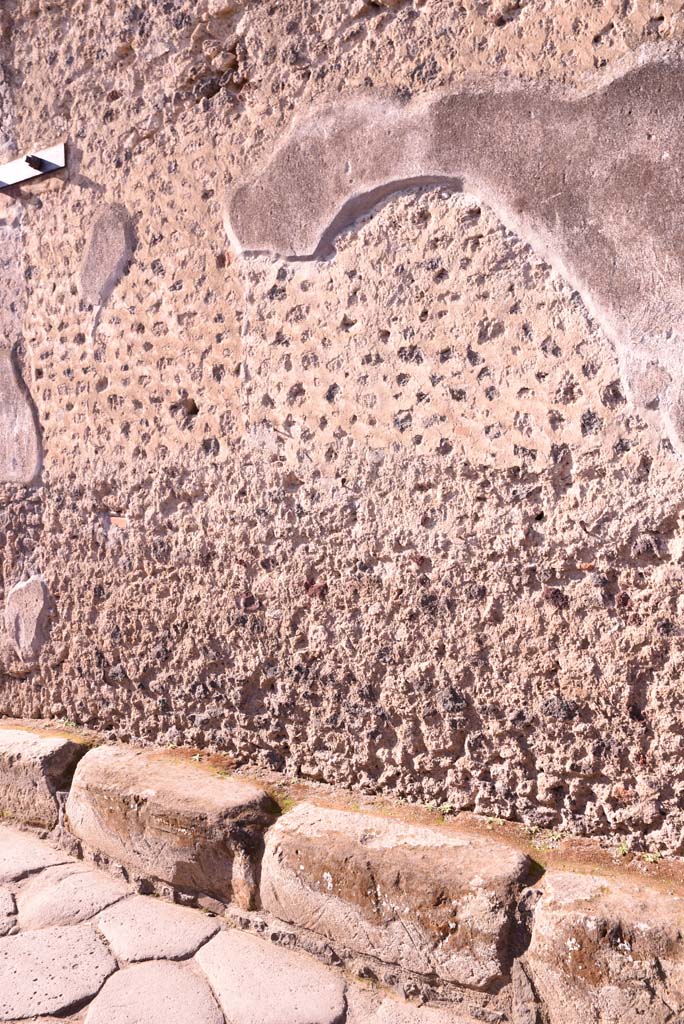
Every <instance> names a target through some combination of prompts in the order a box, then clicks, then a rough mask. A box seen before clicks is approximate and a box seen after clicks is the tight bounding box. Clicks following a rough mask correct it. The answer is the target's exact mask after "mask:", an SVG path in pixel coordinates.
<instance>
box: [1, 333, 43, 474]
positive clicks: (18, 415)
mask: <svg viewBox="0 0 684 1024" xmlns="http://www.w3.org/2000/svg"><path fill="white" fill-rule="evenodd" d="M40 463H41V456H40V441H39V438H38V430H37V427H36V420H35V416H34V411H33V407H32V405H31V400H30V398H29V396H28V394H27V392H26V390H25V388H24V385H23V383H22V381H21V378H20V376H19V373H18V370H17V368H16V364H15V360H14V357H13V355H12V353H11V352H10V351H8V350H6V349H4V350H0V482H2V483H8V484H30V483H33V481H34V480H35V478H36V477H37V475H38V473H39V471H40Z"/></svg>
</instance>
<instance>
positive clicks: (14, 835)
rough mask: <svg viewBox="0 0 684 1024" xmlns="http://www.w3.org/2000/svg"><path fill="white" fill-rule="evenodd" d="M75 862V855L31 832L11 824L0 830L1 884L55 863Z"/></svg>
mask: <svg viewBox="0 0 684 1024" xmlns="http://www.w3.org/2000/svg"><path fill="white" fill-rule="evenodd" d="M75 863H76V861H75V860H74V858H73V857H69V856H68V855H67V854H66V853H62V851H61V850H56V849H55V848H54V847H52V846H50V845H49V843H45V842H42V841H41V840H40V839H38V838H37V837H36V836H34V835H31V833H29V832H21V831H20V830H19V829H17V828H12V827H11V826H9V825H4V826H3V828H2V830H0V885H6V884H7V883H8V882H16V881H19V879H21V878H26V877H27V876H28V875H30V874H33V873H34V872H35V871H42V869H43V868H47V867H50V866H51V865H54V864H75Z"/></svg>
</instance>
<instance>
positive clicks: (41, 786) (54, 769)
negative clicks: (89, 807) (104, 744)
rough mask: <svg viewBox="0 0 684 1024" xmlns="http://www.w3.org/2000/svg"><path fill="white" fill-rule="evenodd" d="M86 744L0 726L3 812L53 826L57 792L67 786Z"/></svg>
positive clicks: (26, 821)
mask: <svg viewBox="0 0 684 1024" xmlns="http://www.w3.org/2000/svg"><path fill="white" fill-rule="evenodd" d="M87 749H88V747H87V744H85V743H78V742H76V741H74V740H67V739H64V738H63V737H61V736H40V735H38V734H36V733H31V732H28V730H26V729H5V728H0V816H2V815H6V816H9V817H10V818H16V819H17V820H18V821H22V822H24V824H26V825H38V826H40V827H41V828H54V826H55V825H56V824H57V822H58V820H59V804H58V801H57V795H56V794H57V793H59V792H61V791H64V790H65V789H67V788H68V786H69V782H70V780H71V776H72V775H73V773H74V769H75V767H76V764H77V762H78V760H79V759H80V758H81V757H82V756H83V754H84V753H85V752H86V750H87Z"/></svg>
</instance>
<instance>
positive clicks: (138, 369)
mask: <svg viewBox="0 0 684 1024" xmlns="http://www.w3.org/2000/svg"><path fill="white" fill-rule="evenodd" d="M570 6H571V7H572V10H570V9H569V8H568V10H562V11H559V10H558V9H557V8H556V7H555V6H554V8H553V9H551V8H550V7H548V6H547V5H545V4H543V3H541V2H539V3H537V2H530V3H527V4H520V5H517V6H516V5H508V6H506V5H502V4H498V5H492V4H489V5H487V4H483V5H481V7H479V8H478V9H477V10H475V9H471V8H470V7H465V6H464V7H463V9H462V10H460V11H456V12H454V9H453V8H452V5H442V4H440V3H438V2H436V0H435V2H431V3H425V4H421V3H415V4H414V3H404V4H398V5H391V7H389V6H388V7H385V6H383V5H363V4H358V5H356V6H352V7H350V8H349V9H347V6H346V5H345V8H344V12H343V13H342V15H340V11H339V8H338V7H337V5H335V4H333V3H330V2H329V3H324V4H322V5H318V6H316V5H313V4H301V3H295V2H292V3H283V4H279V5H278V6H277V7H275V6H274V7H273V8H267V7H265V6H264V5H258V4H246V5H245V6H244V7H243V8H238V7H237V5H231V4H225V5H223V4H219V3H216V2H213V0H211V2H210V0H206V2H202V3H199V4H183V3H177V2H175V0H170V2H169V3H167V4H165V5H163V6H162V5H159V6H156V5H149V6H148V7H146V8H145V10H142V9H141V8H139V7H136V6H133V5H129V4H121V5H117V11H116V14H114V15H112V14H110V13H108V12H107V11H105V9H104V8H101V6H100V5H90V4H87V3H84V2H83V3H81V2H77V3H70V4H68V5H67V4H62V3H56V2H50V3H43V2H40V3H39V2H36V3H35V4H29V3H23V2H17V0H15V2H14V3H10V4H9V5H8V8H7V16H8V17H9V18H10V19H11V21H12V27H13V31H12V33H11V36H5V46H6V54H5V56H4V57H3V73H4V75H5V78H6V80H7V82H8V83H9V87H10V89H11V93H12V97H13V103H14V127H13V129H12V130H13V132H14V134H15V137H16V138H15V139H14V141H15V142H16V147H17V151H18V152H23V151H25V150H27V149H28V148H31V147H34V146H38V145H41V144H49V143H51V142H53V141H57V140H58V139H60V138H66V139H67V140H68V142H69V144H70V155H69V171H68V173H67V174H66V175H61V176H60V175H58V176H56V177H54V178H52V179H49V180H45V181H43V182H36V183H33V184H31V185H29V186H26V187H25V188H22V189H21V190H19V191H14V192H12V193H11V194H9V193H5V194H1V195H0V221H2V222H3V223H0V228H1V229H2V230H3V231H12V232H13V235H12V237H13V238H17V239H19V238H20V237H22V238H23V241H22V246H23V249H22V248H21V247H19V246H18V247H17V249H15V250H10V251H12V252H14V256H13V258H12V259H11V260H10V261H9V264H8V267H9V270H8V272H7V273H5V271H4V270H3V277H2V280H0V308H1V309H3V310H7V309H9V308H11V304H12V303H13V302H14V309H15V310H18V311H19V312H18V314H17V315H18V320H17V319H16V317H15V319H14V320H13V321H12V324H13V326H12V328H11V330H9V329H5V328H4V326H3V330H9V334H10V335H11V333H12V331H15V332H16V335H17V336H16V337H10V338H9V339H7V338H6V339H5V341H7V340H9V341H11V343H12V344H15V343H19V344H20V351H19V356H20V362H21V370H22V374H23V376H24V379H25V382H26V384H27V385H28V388H29V390H30V394H31V398H32V400H33V402H34V403H35V406H36V412H37V418H38V421H39V424H40V428H41V432H42V445H43V466H42V476H41V478H40V483H39V485H37V486H35V487H32V488H27V489H23V488H18V487H17V486H16V484H4V485H3V490H2V497H3V502H2V507H1V509H0V517H1V518H0V531H2V537H3V549H2V596H3V603H4V600H5V598H6V595H7V594H8V592H9V590H10V589H11V588H12V587H13V586H14V585H15V584H16V583H18V582H19V581H20V580H22V579H28V578H29V577H30V576H32V575H35V574H40V575H41V576H42V578H43V579H44V580H45V584H46V588H47V591H48V592H49V594H50V598H51V602H52V607H53V612H52V616H53V617H52V621H51V624H50V630H49V635H48V638H47V640H46V642H45V644H44V645H43V646H42V648H41V650H40V652H39V654H38V657H37V663H36V664H35V665H33V664H27V663H25V662H23V661H22V660H21V659H19V658H18V657H17V654H16V649H15V646H14V645H13V644H12V643H11V642H10V641H9V639H7V642H5V643H4V644H3V645H2V649H1V654H2V659H3V672H2V676H1V677H0V709H1V710H3V711H5V712H6V713H12V714H18V715H19V714H21V715H24V714H26V715H36V716H38V715H43V716H54V717H67V718H69V719H74V720H76V721H78V722H81V723H84V724H87V725H91V726H98V727H101V728H103V729H104V730H107V731H109V732H111V733H113V734H115V735H117V736H119V737H121V738H124V739H127V738H133V737H135V738H140V739H142V740H146V741H157V742H161V743H187V744H196V745H208V746H215V747H219V748H221V749H223V750H226V751H228V752H229V753H231V754H232V755H233V756H234V757H235V759H236V760H237V761H240V762H249V761H254V762H259V763H266V764H268V765H271V766H274V767H277V768H279V769H283V770H287V771H291V772H295V773H300V774H302V775H304V776H307V777H314V778H321V779H326V780H328V781H333V782H338V783H341V784H345V785H347V784H349V785H354V786H359V787H363V788H367V789H373V790H384V791H389V792H393V793H395V794H398V795H403V796H406V797H409V798H422V799H435V800H437V801H438V802H442V801H449V802H450V803H451V804H452V805H454V806H456V807H475V808H476V809H477V810H478V811H480V812H482V813H486V814H492V815H502V816H515V817H518V818H520V819H522V820H524V821H526V822H528V823H530V824H539V825H556V826H563V827H567V828H569V829H572V830H577V831H584V832H590V833H595V834H602V835H615V834H624V835H627V836H629V837H631V838H632V839H634V841H635V842H637V843H639V842H643V841H644V838H643V837H644V835H645V841H646V843H647V844H652V845H654V846H659V847H662V848H666V849H677V850H681V849H682V848H683V841H682V827H683V825H684V813H683V812H682V808H681V806H680V805H681V798H680V796H679V788H680V786H681V782H682V779H683V778H684V775H683V773H682V766H681V735H680V733H681V724H680V722H681V697H680V690H681V687H680V682H679V675H680V662H681V654H680V647H681V639H680V637H681V623H682V611H683V609H682V608H681V600H680V591H681V576H682V573H681V557H682V551H683V550H684V548H683V535H682V523H681V512H682V501H681V485H682V475H683V469H682V463H681V461H680V459H679V458H678V457H676V456H675V455H674V453H673V451H672V448H671V445H670V443H669V441H668V439H667V436H666V434H665V431H664V430H663V427H662V425H661V422H660V418H659V413H658V410H657V409H649V408H648V407H645V408H642V407H636V406H635V405H634V404H632V403H631V402H630V401H628V389H627V382H626V381H624V380H623V378H622V373H621V370H620V367H619V366H618V362H617V358H616V354H615V351H614V349H613V347H612V344H611V343H610V342H609V340H608V339H607V338H606V337H605V336H604V334H603V333H602V331H601V329H600V328H599V326H598V325H597V324H596V323H595V322H594V321H593V320H592V318H591V317H590V315H589V314H588V313H587V310H586V309H585V307H584V306H583V304H582V302H581V300H580V298H579V296H578V295H577V294H576V293H574V292H573V291H572V290H571V288H570V287H569V286H568V285H567V283H566V282H564V281H563V280H562V279H561V278H560V277H559V276H558V275H557V274H556V273H554V272H553V271H552V270H551V269H550V267H549V266H548V265H547V264H546V263H545V262H544V261H543V260H542V259H541V258H540V256H539V255H538V254H536V253H535V252H533V251H532V250H531V249H530V248H529V247H527V246H525V245H524V244H523V243H522V242H521V241H520V240H518V239H517V238H516V237H515V236H514V235H512V234H511V233H510V231H507V230H506V229H505V228H504V227H503V226H502V225H501V224H500V223H499V222H498V221H497V219H496V217H495V216H494V214H493V213H492V212H491V211H490V210H489V209H487V207H486V206H483V205H482V204H478V203H477V202H476V201H475V200H474V199H471V198H469V197H462V196H458V195H456V194H453V193H450V192H448V191H444V190H439V189H437V190H435V189H431V190H427V191H423V192H419V193H415V192H411V193H409V194H405V195H398V196H396V197H394V198H392V199H390V200H388V201H387V202H386V203H385V205H384V206H383V207H382V209H381V210H380V211H379V212H377V214H376V215H375V216H374V217H373V218H372V219H370V220H369V221H368V222H367V223H360V224H355V225H353V226H352V228H351V230H350V231H349V232H347V233H346V234H345V235H343V236H342V237H340V238H339V239H338V241H337V253H336V255H335V257H334V258H333V259H330V260H327V261H322V262H309V263H305V264H299V265H297V266H293V265H288V263H287V262H286V261H283V260H281V259H278V258H276V257H265V256H262V257H252V258H247V257H241V256H239V255H238V254H237V253H236V252H235V251H234V250H233V249H232V248H231V246H230V245H229V243H228V241H227V239H226V234H225V230H224V211H223V207H222V204H223V197H224V195H225V194H226V192H229V191H230V190H231V189H232V188H233V187H234V186H235V184H236V183H237V182H238V181H242V180H245V179H246V178H247V177H248V175H249V174H250V173H251V171H252V169H253V168H254V167H256V166H258V165H259V164H260V163H263V162H264V160H265V159H266V157H267V156H268V155H269V154H270V152H272V150H273V148H274V147H275V145H276V144H277V142H279V141H280V140H281V139H282V138H283V137H284V136H285V135H286V133H287V131H288V130H289V128H290V126H291V124H292V123H293V121H294V118H295V116H296V115H303V114H305V113H306V112H307V111H308V110H309V109H310V107H311V105H312V104H313V103H315V102H316V103H322V102H328V103H330V102H331V100H334V99H335V98H336V97H337V95H338V93H340V92H341V93H342V94H344V95H346V96H350V97H351V96H353V95H355V94H357V93H360V92H362V91H363V90H364V89H369V88H371V87H373V88H374V89H376V90H381V91H382V90H384V91H385V93H386V94H387V95H391V96H394V97H396V98H398V99H399V100H406V101H408V99H409V98H410V96H411V95H416V96H421V95H430V94H432V93H433V92H435V91H436V90H444V89H447V88H448V89H451V88H453V87H455V86H460V85H462V83H464V82H465V81H467V80H469V78H470V76H472V75H477V76H478V80H479V81H481V80H484V81H486V80H487V76H489V80H490V81H491V80H492V75H493V74H494V72H492V70H491V69H492V66H496V68H497V69H498V70H497V71H496V75H497V76H502V75H504V74H509V75H510V76H515V77H516V79H518V80H520V81H532V80H536V79H539V80H541V81H542V83H544V82H553V83H555V85H556V86H558V87H566V88H568V89H570V90H571V89H574V88H583V87H586V86H588V84H589V82H590V81H591V82H592V83H594V84H595V83H596V80H597V78H600V76H601V74H605V75H607V76H609V75H611V74H612V73H613V71H614V69H615V66H616V64H617V61H618V59H619V58H621V59H623V58H625V56H626V55H627V56H628V55H629V53H630V52H634V51H636V49H637V47H639V46H640V45H641V44H643V43H649V42H650V43H658V42H659V41H662V40H663V39H669V40H671V41H674V42H675V43H677V44H679V43H680V42H682V34H683V31H684V30H683V28H682V20H681V15H678V14H677V13H676V11H675V9H674V6H673V5H670V6H668V5H663V15H662V18H663V20H662V21H658V20H657V19H656V20H655V22H653V21H652V19H650V17H649V16H648V15H647V14H646V13H644V12H643V11H642V10H638V11H637V10H632V9H631V8H630V9H629V11H628V12H627V13H623V14H618V13H617V11H616V12H612V8H611V15H610V18H609V17H608V15H607V13H606V11H605V10H603V9H598V8H596V7H595V6H594V5H593V4H590V3H588V2H587V3H579V2H578V3H576V4H573V5H570ZM609 23H610V24H609ZM4 95H5V94H4V93H3V96H4ZM3 128H4V122H3ZM489 130H491V131H494V130H495V126H494V125H492V126H490V128H489ZM10 155H14V154H13V153H12V154H10ZM112 207H115V208H118V209H121V210H125V211H127V216H128V217H129V218H130V231H131V234H130V236H129V237H130V238H134V239H135V249H134V251H133V249H132V243H131V251H130V252H129V251H128V249H126V247H125V246H124V247H123V249H122V250H121V251H118V250H117V254H115V256H114V258H113V262H114V263H116V264H117V268H118V272H120V273H121V277H120V279H119V280H118V282H117V283H116V284H115V285H114V286H113V285H112V284H111V280H110V270H111V269H113V267H112V268H109V269H108V266H107V263H106V258H107V257H106V253H104V255H103V257H102V259H103V265H102V270H103V276H101V277H97V275H96V276H95V277H91V278H90V279H88V277H87V274H86V280H85V283H84V277H83V270H84V266H87V263H88V251H89V250H90V251H93V249H92V246H93V242H92V239H93V235H94V234H95V235H96V234H97V232H96V230H95V229H96V227H97V225H98V224H100V225H101V223H102V218H103V216H106V213H107V211H108V210H110V209H111V208H112ZM19 226H20V230H21V232H22V233H23V235H20V234H18V233H17V232H18V231H19ZM105 248H106V247H105ZM124 250H125V251H124ZM95 251H96V252H97V251H98V249H97V246H95ZM5 252H6V250H5ZM129 256H132V262H131V264H130V267H128V266H127V261H128V258H129ZM98 258H99V257H98ZM10 270H11V272H9V271H10ZM17 271H19V274H17ZM666 272H667V271H666V269H665V268H663V269H662V273H664V274H665V273H666ZM89 280H90V282H91V283H92V281H95V285H94V286H93V287H94V291H93V290H92V289H91V287H90V285H89ZM18 281H21V289H22V292H23V298H22V303H23V304H22V305H21V306H18V305H17V304H16V301H15V298H14V297H15V296H16V288H17V287H18V285H17V282H18ZM98 283H101V285H102V287H101V288H99V287H97V285H98ZM107 293H109V294H107ZM100 297H104V299H105V301H104V304H103V305H100V303H99V302H98V301H97V300H98V299H100ZM3 325H4V321H3ZM17 325H18V326H17ZM5 341H3V345H5ZM656 398H657V396H656ZM654 403H655V398H654V399H653V401H652V402H651V404H654Z"/></svg>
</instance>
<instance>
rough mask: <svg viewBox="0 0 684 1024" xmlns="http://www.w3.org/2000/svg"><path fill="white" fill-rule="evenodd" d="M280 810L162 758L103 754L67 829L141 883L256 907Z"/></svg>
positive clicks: (95, 753)
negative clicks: (263, 861) (260, 873)
mask: <svg viewBox="0 0 684 1024" xmlns="http://www.w3.org/2000/svg"><path fill="white" fill-rule="evenodd" d="M277 811H278V808H277V806H276V804H275V803H274V802H273V801H272V800H271V798H270V797H269V796H268V795H267V794H266V793H265V792H264V790H262V789H260V788H259V787H257V786H253V785H250V784H249V783H247V782H242V781H240V780H238V779H226V778H221V777H219V776H217V775H213V774H212V773H211V771H210V770H208V769H207V770H205V769H204V768H200V767H197V766H196V765H193V764H189V763H188V762H187V761H184V762H181V761H175V760H173V759H172V758H170V757H169V756H165V755H163V754H161V755H160V754H159V753H157V754H154V753H148V752H146V751H143V750H135V749H131V748H124V747H98V748H96V749H95V750H91V751H90V752H89V753H88V754H86V756H85V757H84V758H83V760H82V761H81V763H80V764H79V766H78V768H77V770H76V774H75V775H74V781H73V785H72V787H71V791H70V793H69V799H68V801H67V806H66V824H67V828H69V829H70V830H71V832H73V834H74V835H75V836H77V837H78V838H79V839H80V840H81V841H82V842H83V844H84V846H85V847H87V848H88V850H90V851H91V852H92V853H97V854H100V855H104V856H105V857H108V858H109V859H110V860H113V861H115V862H117V863H118V864H122V865H124V866H125V867H126V868H128V869H129V870H130V871H132V872H134V873H137V874H138V875H141V876H144V877H147V878H152V879H155V880H159V881H162V882H167V883H168V884H170V885H173V886H175V887H176V888H178V889H182V890H185V891H191V892H200V893H205V894H207V895H209V896H214V897H216V898H217V899H220V900H224V901H226V902H230V901H232V902H235V903H237V904H238V905H239V906H241V907H243V908H245V909H250V908H251V907H252V904H253V902H254V898H255V895H256V889H257V882H256V878H257V861H258V856H259V853H260V851H261V847H262V843H263V833H264V831H265V830H266V829H267V828H268V827H269V825H271V823H272V822H273V821H274V819H275V817H276V814H277Z"/></svg>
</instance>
